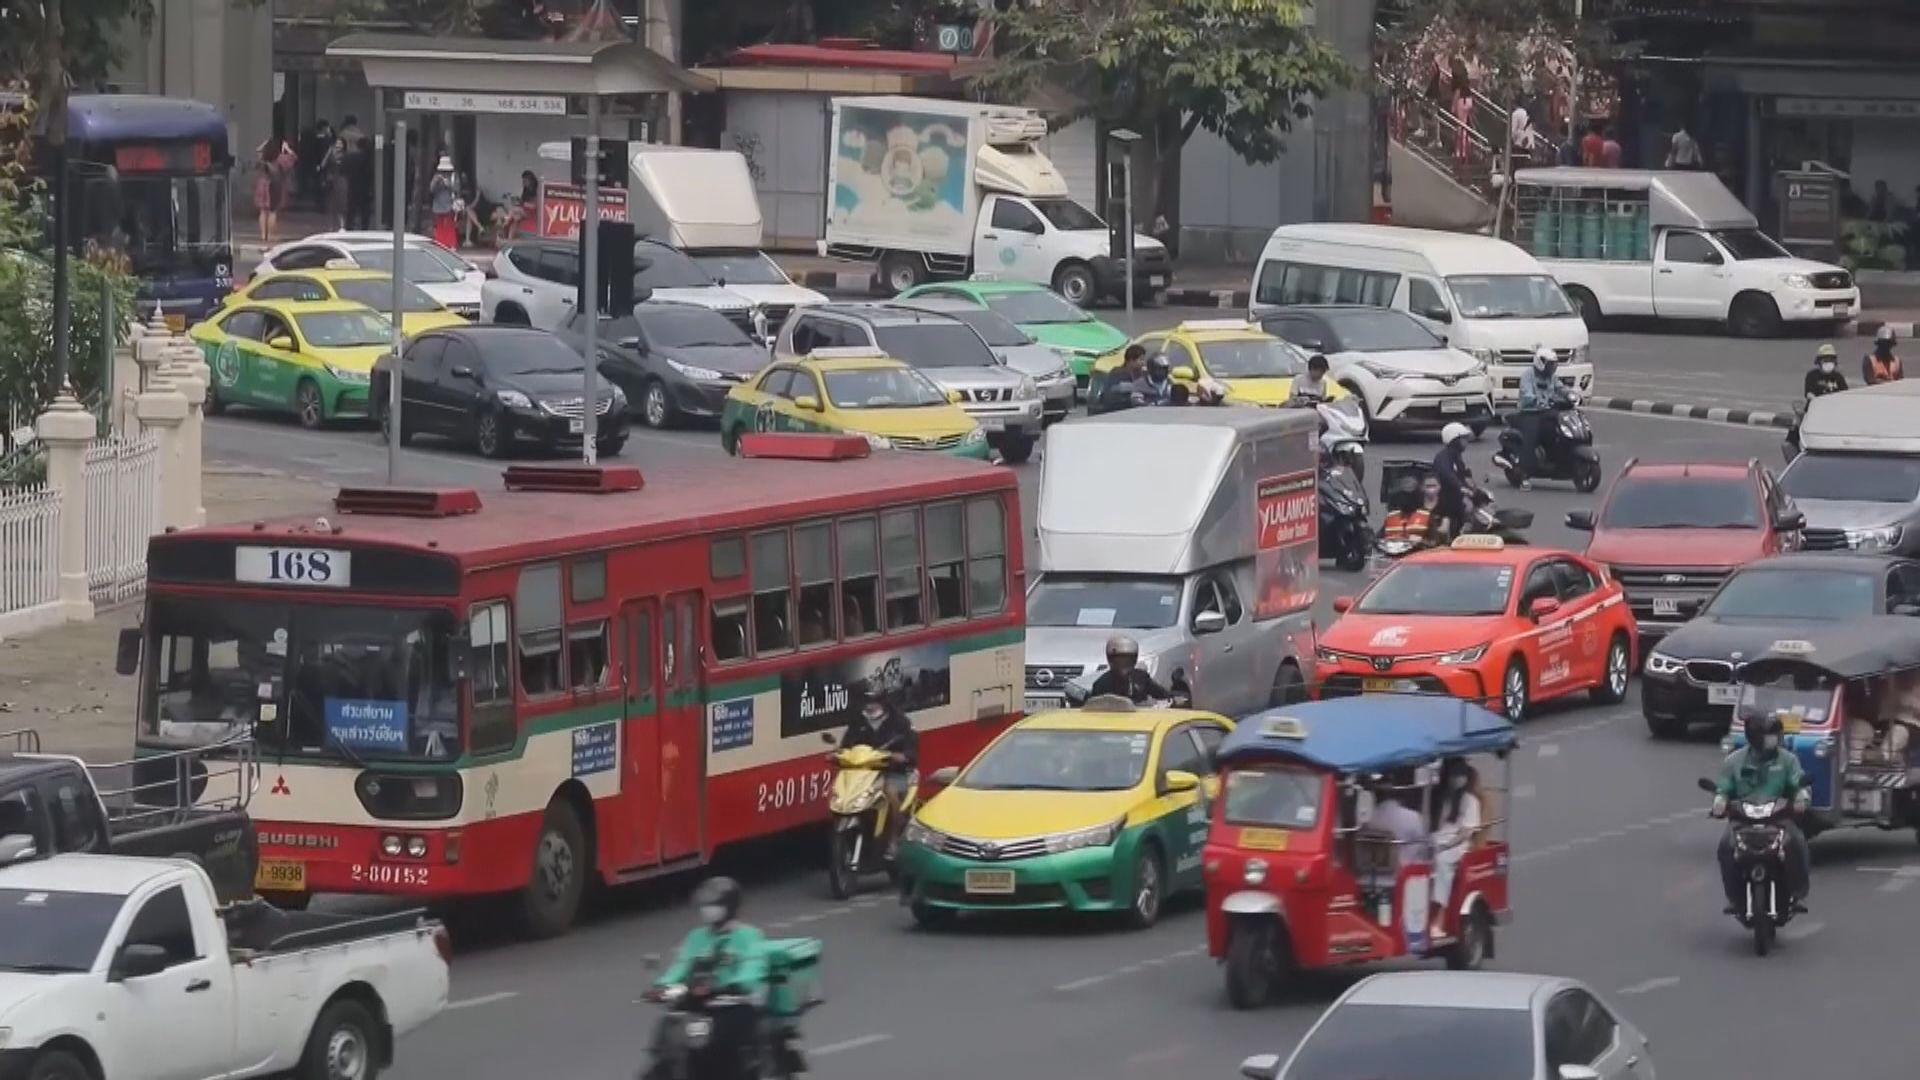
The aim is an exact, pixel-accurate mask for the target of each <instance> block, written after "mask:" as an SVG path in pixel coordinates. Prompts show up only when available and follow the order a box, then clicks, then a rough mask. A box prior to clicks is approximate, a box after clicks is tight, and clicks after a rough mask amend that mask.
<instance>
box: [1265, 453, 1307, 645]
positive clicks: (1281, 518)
mask: <svg viewBox="0 0 1920 1080" xmlns="http://www.w3.org/2000/svg"><path fill="white" fill-rule="evenodd" d="M1253 505H1254V516H1255V519H1256V520H1255V523H1254V527H1255V529H1256V533H1255V536H1256V543H1255V545H1254V547H1255V552H1254V587H1255V590H1256V599H1255V602H1254V617H1255V618H1260V619H1271V618H1275V617H1276V616H1280V615H1285V614H1287V613H1289V612H1293V611H1300V610H1303V609H1305V608H1308V607H1311V606H1312V605H1313V601H1314V596H1315V594H1316V593H1317V592H1318V590H1319V581H1320V490H1319V488H1318V486H1317V485H1316V483H1315V480H1314V474H1313V471H1312V470H1310V469H1309V470H1306V471H1303V472H1297V473H1288V474H1286V475H1284V476H1270V477H1267V478H1266V479H1264V480H1261V481H1259V483H1258V484H1257V485H1256V486H1255V489H1254V504H1253Z"/></svg>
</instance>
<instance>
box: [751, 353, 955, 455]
mask: <svg viewBox="0 0 1920 1080" xmlns="http://www.w3.org/2000/svg"><path fill="white" fill-rule="evenodd" d="M755 431H814V432H822V431H824V432H834V433H837V434H848V435H864V436H866V438H867V442H868V443H869V444H870V445H872V447H873V448H874V449H876V450H935V451H941V452H944V453H949V454H954V455H957V456H959V457H970V458H981V459H985V458H986V457H987V435H986V432H984V431H982V430H981V429H980V425H979V424H976V423H974V421H973V418H972V417H970V416H968V415H967V414H966V412H965V411H964V410H962V409H961V408H960V407H959V406H958V405H956V404H954V403H953V399H952V398H951V397H950V396H949V395H948V394H947V393H946V392H945V391H943V390H941V389H940V388H939V387H938V386H935V385H934V384H933V381H932V380H931V379H928V378H927V377H926V376H925V375H922V374H920V373H919V372H918V371H916V370H914V369H913V368H911V367H909V366H907V365H906V364H903V363H901V362H900V361H898V360H895V359H893V358H892V357H889V356H886V355H884V354H882V353H878V352H874V351H872V350H869V349H815V350H814V351H813V352H812V353H810V354H809V355H807V356H804V357H800V358H798V359H795V360H788V361H781V362H778V363H774V364H769V365H768V366H766V367H764V368H762V369H761V370H760V372H759V374H757V375H753V376H751V377H749V378H748V379H747V381H746V382H743V383H741V384H740V385H739V386H736V387H734V388H733V390H732V391H730V392H729V393H728V394H727V400H726V402H725V403H724V404H723V405H722V406H721V410H720V445H721V446H723V447H725V448H726V451H727V453H729V454H733V453H738V452H739V446H740V436H742V435H745V434H748V433H750V432H755Z"/></svg>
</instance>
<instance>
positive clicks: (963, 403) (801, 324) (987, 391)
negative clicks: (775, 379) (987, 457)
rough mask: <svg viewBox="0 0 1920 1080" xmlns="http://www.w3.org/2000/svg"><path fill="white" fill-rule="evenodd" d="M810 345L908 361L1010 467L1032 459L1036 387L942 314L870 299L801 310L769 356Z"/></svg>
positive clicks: (1037, 422)
mask: <svg viewBox="0 0 1920 1080" xmlns="http://www.w3.org/2000/svg"><path fill="white" fill-rule="evenodd" d="M816 349H875V350H878V351H879V352H881V353H882V354H884V355H886V356H891V357H893V358H894V359H896V360H900V361H903V362H905V363H907V364H910V365H912V366H913V367H914V368H916V369H918V370H919V371H920V373H921V374H923V375H925V376H926V377H927V378H929V379H932V380H933V381H934V383H935V384H936V385H938V386H939V387H940V388H941V389H942V390H946V391H951V392H952V393H955V394H958V395H959V404H960V407H961V408H963V409H965V410H966V411H967V415H969V416H971V417H972V418H973V419H974V421H975V422H976V423H978V424H979V425H980V427H981V429H982V430H984V431H985V432H986V433H987V442H988V444H989V445H990V446H991V447H992V448H993V449H995V450H997V451H999V452H1000V456H1002V457H1004V458H1005V459H1006V460H1007V461H1009V462H1011V463H1013V464H1015V465H1018V464H1020V463H1021V462H1023V461H1025V460H1027V458H1029V457H1030V456H1032V454H1033V445H1034V443H1035V442H1037V441H1039V438H1040V429H1041V401H1040V388H1039V387H1038V386H1037V385H1035V383H1034V381H1033V380H1032V379H1031V378H1028V377H1027V376H1025V375H1022V374H1020V373H1019V372H1017V371H1014V370H1013V369H1011V368H1009V367H1008V366H1007V365H1006V364H1005V363H1003V362H1001V360H1000V358H999V357H998V356H995V355H994V352H993V348H992V347H991V346H989V345H988V344H987V343H986V341H985V340H983V339H982V338H981V337H980V335H979V333H978V332H976V331H975V330H974V329H973V328H972V327H971V326H968V325H967V324H966V323H963V322H961V321H960V320H958V319H956V318H953V317H952V316H950V315H939V314H935V313H933V312H927V311H910V310H907V309H904V308H897V307H889V306H887V305H885V304H873V303H858V304H822V305H820V306H818V307H810V308H802V309H800V310H799V311H796V312H794V313H793V314H792V315H790V316H788V317H787V322H786V325H784V326H782V327H781V328H780V334H779V336H778V337H777V338H775V339H774V346H773V354H774V357H775V358H776V359H781V360H791V359H795V358H798V357H802V356H806V355H808V354H810V353H812V352H813V351H814V350H816Z"/></svg>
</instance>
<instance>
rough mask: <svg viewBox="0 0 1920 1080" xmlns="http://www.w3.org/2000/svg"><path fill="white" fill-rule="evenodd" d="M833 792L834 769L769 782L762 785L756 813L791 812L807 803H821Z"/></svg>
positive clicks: (813, 771)
mask: <svg viewBox="0 0 1920 1080" xmlns="http://www.w3.org/2000/svg"><path fill="white" fill-rule="evenodd" d="M832 792H833V769H832V768H825V769H814V770H811V771H809V772H806V773H802V774H801V775H799V776H789V777H786V778H784V779H780V780H769V781H766V782H764V783H762V784H761V785H760V790H759V795H758V798H757V799H755V812H756V813H761V814H764V813H766V812H767V811H769V810H791V809H792V808H794V807H796V806H801V805H804V804H806V803H811V802H819V801H820V800H821V799H824V798H826V797H827V796H828V795H829V794H831V793H832Z"/></svg>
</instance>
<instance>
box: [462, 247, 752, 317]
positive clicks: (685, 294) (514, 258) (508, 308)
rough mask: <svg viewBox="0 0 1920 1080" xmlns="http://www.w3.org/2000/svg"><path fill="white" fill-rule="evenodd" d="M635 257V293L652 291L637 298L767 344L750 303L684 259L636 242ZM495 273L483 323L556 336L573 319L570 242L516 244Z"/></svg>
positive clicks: (575, 271) (574, 273)
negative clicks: (692, 311) (681, 307)
mask: <svg viewBox="0 0 1920 1080" xmlns="http://www.w3.org/2000/svg"><path fill="white" fill-rule="evenodd" d="M633 255H634V266H635V267H636V269H635V271H634V275H633V280H634V285H635V287H636V289H635V291H636V292H639V291H640V290H652V292H651V296H650V297H646V296H644V295H643V296H642V297H641V298H650V299H654V300H674V301H678V302H680V303H683V304H695V305H698V306H700V307H703V308H707V309H709V310H711V311H717V312H719V313H720V314H722V315H725V316H726V317H727V321H729V322H731V323H733V324H734V325H735V326H738V327H739V328H740V329H741V330H744V331H746V332H747V333H748V334H750V335H752V336H753V337H754V339H755V340H758V341H765V340H766V337H767V327H766V317H765V316H764V315H762V314H761V312H760V309H759V308H757V307H756V306H754V303H753V301H751V300H748V299H747V298H746V297H744V296H741V295H740V294H739V293H736V292H734V291H732V290H731V289H723V288H721V287H720V286H718V285H715V284H714V283H713V280H712V279H711V278H709V277H707V275H706V272H705V271H704V270H701V269H700V267H699V266H697V265H695V264H694V262H693V260H691V259H689V258H687V256H686V255H685V254H683V253H681V252H679V251H676V250H674V249H673V248H670V247H668V246H666V245H665V244H656V243H654V242H653V241H651V240H640V241H637V242H635V244H634V245H633ZM643 263H644V264H645V265H642V264H643ZM493 272H494V277H493V278H491V279H490V280H488V282H487V283H486V286H485V287H484V288H482V289H481V308H482V314H481V317H482V318H483V319H485V320H486V321H487V322H495V323H509V324H514V325H519V326H533V327H538V328H539V329H541V330H556V329H558V328H559V327H560V326H561V325H562V324H564V323H565V322H566V321H567V320H568V319H569V318H571V317H572V315H573V308H574V303H575V297H576V296H577V295H578V293H579V289H580V245H579V243H578V242H577V241H574V240H516V241H514V242H513V243H510V244H508V245H507V246H506V247H504V248H501V249H500V254H499V255H497V256H495V257H494V260H493Z"/></svg>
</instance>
